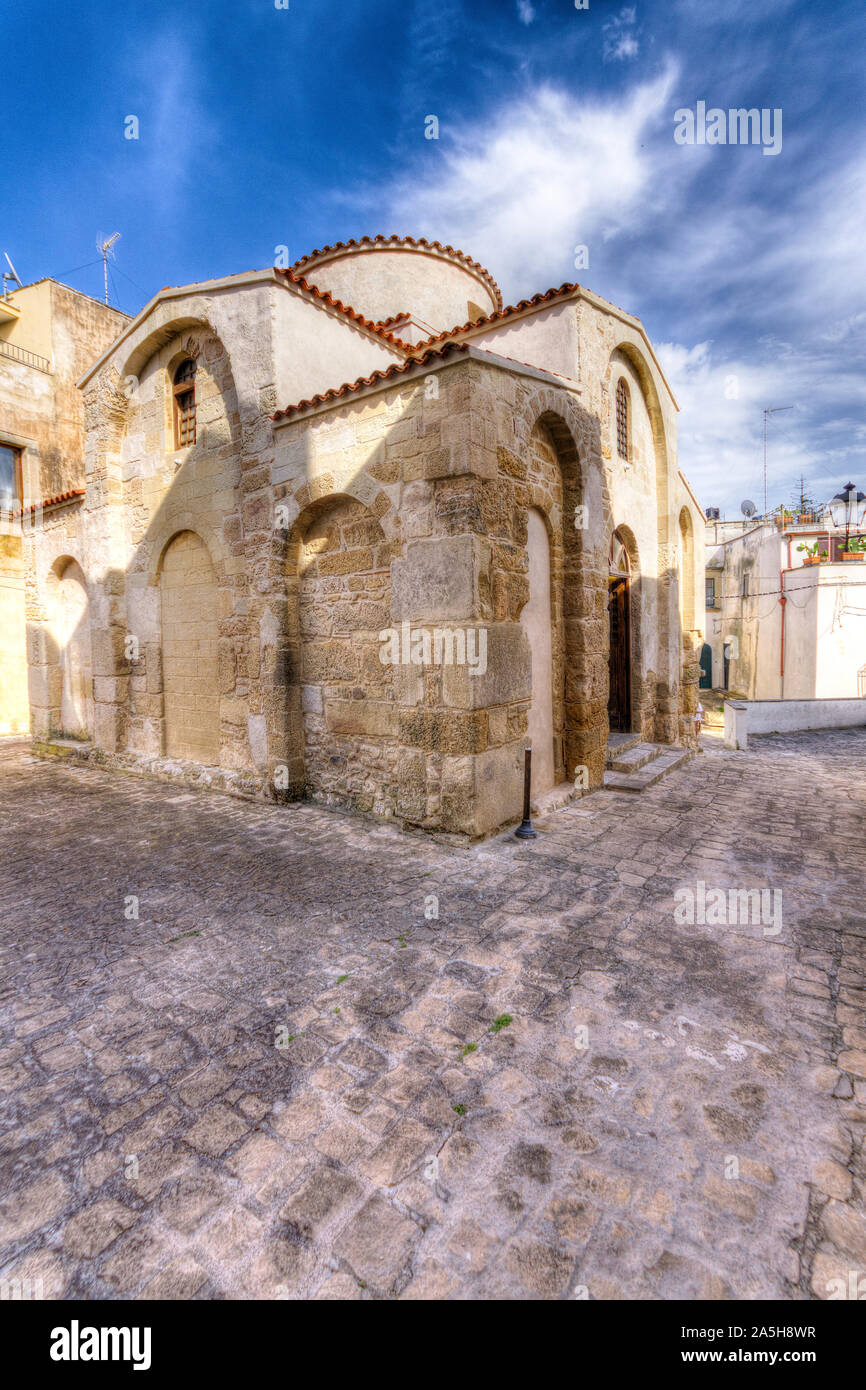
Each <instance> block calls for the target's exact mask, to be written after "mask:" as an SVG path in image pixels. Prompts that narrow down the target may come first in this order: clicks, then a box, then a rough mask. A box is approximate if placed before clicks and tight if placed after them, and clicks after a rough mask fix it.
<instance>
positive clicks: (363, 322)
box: [274, 266, 412, 352]
mask: <svg viewBox="0 0 866 1390" xmlns="http://www.w3.org/2000/svg"><path fill="white" fill-rule="evenodd" d="M274 269H275V270H276V272H277V274H278V275H283V276H284V277H285V278H286V279H287V280H288V281H289V282H290V283H291V284H293V285H297V286H298V288H299V289H301V290H303V291H304V292H305V293H306V294H310V295H312V296H313V298H314V299H320V300H321V301H322V303H323V304H327V305H328V306H329V307H330V308H332V309H336V310H337V311H338V312H339V313H341V314H345V315H346V317H347V318H350V319H352V321H353V322H354V323H357V324H358V325H359V327H361V328H366V329H368V330H369V331H370V332H371V333H375V334H376V335H377V337H379V338H383V339H384V340H385V342H386V343H390V344H391V346H392V347H395V348H398V349H399V350H400V351H402V352H409V351H411V347H412V345H411V343H404V342H401V340H400V339H399V338H395V337H394V334H393V333H389V332H388V330H387V325H388V324H389V323H395V322H397V319H398V318H401V317H405V315H395V316H394V317H393V318H390V319H383V320H380V321H379V322H378V323H374V321H373V320H372V319H368V318H365V317H364V315H363V314H359V313H358V311H357V309H353V308H352V306H351V304H344V303H343V301H342V300H341V299H335V298H334V296H333V295H332V294H330V293H329V291H328V290H320V289H319V287H318V285H313V284H311V282H310V281H309V280H306V279H305V278H304V276H303V275H298V274H297V272H296V271H295V270H294V268H292V269H289V270H283V269H282V267H281V266H275V267H274Z"/></svg>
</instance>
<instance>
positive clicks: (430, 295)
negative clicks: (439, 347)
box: [291, 236, 502, 337]
mask: <svg viewBox="0 0 866 1390" xmlns="http://www.w3.org/2000/svg"><path fill="white" fill-rule="evenodd" d="M291 272H292V274H294V275H301V276H303V277H304V279H305V280H307V281H308V282H309V283H311V284H313V285H315V286H317V287H318V288H319V289H320V290H326V291H327V292H328V293H329V294H331V295H332V296H333V297H334V298H335V299H339V300H340V301H341V302H342V303H343V304H350V305H351V306H352V308H353V309H355V310H356V311H358V312H359V313H361V314H362V315H363V316H364V317H365V318H368V319H371V320H372V321H373V322H374V323H379V324H386V323H388V322H389V321H390V322H394V321H396V320H398V319H406V318H411V319H412V320H413V321H414V323H415V324H416V328H419V327H420V332H421V336H422V337H423V336H428V335H429V334H431V333H441V332H442V331H443V330H445V329H448V328H450V327H451V325H452V324H453V323H456V322H460V323H464V322H465V321H466V320H467V319H468V320H471V321H476V320H478V319H481V318H484V317H485V316H487V315H489V314H491V313H496V312H497V311H498V310H499V309H501V308H502V295H501V293H500V290H499V286H498V285H497V283H496V281H495V280H494V279H493V276H492V275H491V274H490V271H489V270H486V269H485V267H484V266H483V265H480V264H479V262H478V261H474V260H473V259H472V257H471V256H467V255H466V253H465V252H464V251H459V250H457V249H456V248H455V247H453V246H443V245H442V243H441V242H438V241H427V240H426V239H425V238H424V237H401V236H376V237H361V238H360V239H359V240H357V241H356V240H354V239H353V240H351V241H338V242H335V243H334V245H333V246H323V247H322V248H321V249H320V250H318V251H312V252H310V254H309V255H308V256H302V257H301V259H300V260H298V261H296V262H295V264H294V265H293V266H292V268H291Z"/></svg>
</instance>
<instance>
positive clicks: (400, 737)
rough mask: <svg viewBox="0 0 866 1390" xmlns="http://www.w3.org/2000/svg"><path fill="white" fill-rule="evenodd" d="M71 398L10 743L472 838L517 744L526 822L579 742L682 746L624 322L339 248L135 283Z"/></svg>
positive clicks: (669, 403)
mask: <svg viewBox="0 0 866 1390" xmlns="http://www.w3.org/2000/svg"><path fill="white" fill-rule="evenodd" d="M79 387H80V390H81V392H82V394H83V401H84V420H85V437H86V447H85V460H84V479H83V483H82V487H81V488H80V489H78V490H76V492H75V495H74V496H72V497H70V498H69V499H68V500H65V501H64V503H63V505H62V506H59V507H54V508H53V509H51V510H49V511H46V512H45V514H44V516H43V517H42V520H41V524H40V526H39V527H38V528H37V529H36V530H35V531H34V532H33V533H32V534H31V535H30V536H29V537H28V538H27V540H26V547H27V551H28V558H27V563H28V567H29V573H28V582H27V649H28V659H29V664H30V701H31V731H32V734H33V736H34V738H35V740H36V744H37V748H39V749H40V750H41V751H43V752H49V751H53V752H55V753H66V754H69V753H71V752H73V751H75V752H76V753H77V755H78V756H86V757H88V758H92V759H95V760H97V761H99V762H100V763H102V764H104V765H107V766H115V767H119V768H125V769H129V770H136V771H141V772H149V773H151V774H153V775H157V776H161V777H176V778H180V779H183V780H187V781H190V782H193V783H195V784H198V785H210V786H214V787H218V788H222V789H224V790H229V791H234V792H237V793H240V794H244V795H251V796H264V797H269V798H274V799H296V798H301V797H312V798H314V799H316V800H319V801H322V802H324V803H326V804H330V805H340V806H348V807H352V808H356V809H358V810H361V811H365V812H369V813H372V814H374V815H376V816H382V817H392V818H395V819H397V820H398V821H401V822H403V823H405V824H408V825H411V826H418V827H423V828H426V829H429V830H436V831H444V832H452V833H456V834H459V835H461V836H467V837H470V838H472V837H478V836H482V835H485V834H488V833H490V832H492V831H494V830H496V829H498V828H499V827H501V826H503V825H506V824H508V823H510V822H513V821H514V820H515V818H517V817H518V816H519V814H520V808H521V800H522V782H523V751H524V748H525V747H526V746H528V745H531V747H532V750H533V795H534V796H535V798H536V799H537V801H538V802H539V803H540V804H542V805H544V804H545V803H546V802H547V804H551V802H553V803H555V801H556V799H557V798H559V799H564V798H565V797H567V796H570V795H572V794H573V792H574V790H575V789H576V790H577V791H578V792H582V791H586V790H594V789H595V788H598V787H600V786H601V785H602V783H603V779H604V773H605V761H606V753H607V749H608V740H609V736H610V733H611V731H614V732H618V733H620V734H633V735H635V736H639V737H640V738H641V739H643V740H644V741H647V742H652V743H655V744H668V745H680V746H682V747H686V748H688V747H690V746H693V744H694V740H695V734H694V724H693V718H692V715H693V710H694V707H695V702H696V689H697V680H698V676H699V668H698V666H697V664H696V658H695V647H696V644H697V646H698V649H699V646H700V642H701V640H702V633H701V631H700V629H701V628H702V627H703V591H702V589H701V579H702V576H703V517H702V514H701V511H700V508H699V507H698V505H697V503H696V501H695V499H694V497H693V495H692V493H691V490H690V488H689V486H688V484H687V483H686V481H685V479H684V477H683V476H682V474H681V473H680V472H678V470H677V463H676V413H677V406H676V403H675V401H674V399H673V396H672V394H671V391H670V388H669V386H668V384H667V382H666V380H665V377H664V374H663V372H662V370H661V368H660V366H659V364H658V362H657V360H656V357H655V354H654V352H653V349H652V346H651V345H650V343H649V340H648V338H647V335H646V333H645V331H644V329H643V327H642V325H641V323H640V321H639V320H638V319H636V318H633V317H632V316H631V315H630V314H627V313H625V312H623V311H622V310H621V309H618V308H616V307H615V306H614V305H612V304H609V303H607V302H606V301H604V300H602V299H600V298H599V297H598V296H597V295H595V294H592V293H591V292H590V291H588V290H586V289H584V288H582V287H581V286H579V285H572V284H566V285H563V286H562V287H561V288H559V289H552V290H548V291H547V292H546V293H541V294H537V295H535V296H534V297H533V298H531V299H528V300H523V301H521V302H520V303H519V304H517V305H514V306H508V307H505V306H504V305H503V301H502V296H501V294H500V291H499V289H498V287H497V284H496V282H495V280H494V279H493V277H492V275H491V274H490V272H489V271H488V270H486V269H485V268H484V267H483V266H481V265H479V264H478V263H477V262H476V261H474V260H472V259H471V258H470V257H469V256H468V255H466V254H464V253H463V252H462V251H458V250H455V249H454V248H453V247H451V246H443V245H440V244H439V243H438V242H427V241H425V240H416V239H413V238H411V237H375V238H363V239H361V240H360V241H350V242H347V243H338V244H336V245H334V246H328V247H325V248H324V249H323V250H320V251H314V252H313V253H312V254H310V255H308V256H305V257H303V258H302V259H301V260H300V261H298V262H296V264H295V265H293V266H292V267H291V269H278V268H268V269H266V270H259V271H253V272H250V273H248V274H241V275H233V276H229V277H227V278H225V279H218V280H209V281H204V282H202V283H200V284H194V285H185V286H183V287H181V288H176V289H171V288H167V289H164V290H161V291H160V293H159V294H157V295H156V296H155V298H154V299H153V300H151V302H150V303H149V304H148V305H147V306H146V307H145V308H144V309H143V310H142V312H141V313H140V314H139V315H138V316H137V317H136V318H135V319H133V320H131V321H129V322H128V323H126V325H125V326H124V327H123V329H122V331H121V332H120V334H119V336H117V337H116V338H115V339H114V341H113V342H112V344H111V346H110V347H109V348H108V349H107V350H106V351H104V352H103V353H102V355H101V356H100V357H99V359H98V360H97V361H95V362H94V363H93V365H92V366H91V367H90V368H89V370H88V371H87V372H86V373H85V375H84V376H83V377H82V378H81V380H80V381H79ZM699 603H700V609H699V608H698V604H699ZM58 634H61V635H60V636H58Z"/></svg>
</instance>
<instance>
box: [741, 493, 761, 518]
mask: <svg viewBox="0 0 866 1390" xmlns="http://www.w3.org/2000/svg"><path fill="white" fill-rule="evenodd" d="M757 510H758V508H757V507H756V506H755V504H754V502H752V501H750V499H749V498H748V497H747V498H746V500H745V502H741V503H740V511H741V512H742V513H743V516H748V517H752V516H754V515H755V512H756V511H757Z"/></svg>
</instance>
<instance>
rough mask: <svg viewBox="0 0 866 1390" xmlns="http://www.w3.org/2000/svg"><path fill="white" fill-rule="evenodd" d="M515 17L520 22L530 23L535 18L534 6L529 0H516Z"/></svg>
mask: <svg viewBox="0 0 866 1390" xmlns="http://www.w3.org/2000/svg"><path fill="white" fill-rule="evenodd" d="M517 17H518V19H519V20H520V23H521V24H531V23H532V21H533V20H534V18H535V7H534V6H533V5H532V4H531V0H517Z"/></svg>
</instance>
